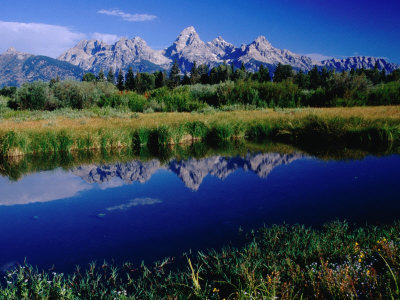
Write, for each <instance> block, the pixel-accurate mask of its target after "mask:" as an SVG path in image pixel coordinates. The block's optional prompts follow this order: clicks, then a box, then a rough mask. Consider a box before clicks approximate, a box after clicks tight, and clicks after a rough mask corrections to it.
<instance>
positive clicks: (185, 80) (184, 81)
mask: <svg viewBox="0 0 400 300" xmlns="http://www.w3.org/2000/svg"><path fill="white" fill-rule="evenodd" d="M191 83H192V81H191V78H189V76H188V74H187V73H186V71H185V74H184V75H183V78H182V81H181V84H182V85H189V84H191Z"/></svg>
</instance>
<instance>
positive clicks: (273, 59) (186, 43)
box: [0, 26, 400, 87]
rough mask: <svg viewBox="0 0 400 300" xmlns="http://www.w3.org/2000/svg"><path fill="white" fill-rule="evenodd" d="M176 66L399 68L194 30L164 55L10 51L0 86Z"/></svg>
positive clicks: (124, 47) (136, 48) (122, 43)
mask: <svg viewBox="0 0 400 300" xmlns="http://www.w3.org/2000/svg"><path fill="white" fill-rule="evenodd" d="M175 60H176V61H177V62H178V64H179V66H180V69H181V71H182V73H183V72H185V71H186V72H190V70H191V68H192V66H193V63H194V62H196V63H197V65H199V64H207V65H208V66H209V67H214V66H217V65H219V64H221V63H223V62H224V61H225V62H226V63H228V64H234V65H235V66H236V67H240V65H241V64H242V63H243V64H244V65H245V66H246V68H247V70H249V71H257V70H258V68H259V66H260V65H264V66H266V67H268V68H269V69H270V71H271V72H273V71H274V69H275V67H276V65H277V64H278V63H281V64H289V65H291V66H292V67H293V68H294V69H295V70H300V69H302V70H303V71H308V70H310V69H311V68H312V67H313V66H314V65H317V66H318V67H319V68H323V67H324V66H326V67H327V68H328V69H334V70H336V71H338V72H341V71H343V70H345V71H349V70H351V69H352V68H354V69H357V68H366V69H371V68H374V67H375V65H377V66H378V69H379V70H382V69H384V70H385V71H386V72H387V73H391V72H392V71H393V70H395V69H398V68H400V65H397V64H393V63H389V62H388V61H386V60H385V59H383V58H374V57H364V56H356V57H349V58H344V59H329V60H323V61H313V60H312V59H311V58H310V57H308V56H305V55H300V54H296V53H293V52H291V51H289V50H285V49H278V48H275V47H273V46H272V45H271V43H270V42H269V41H268V40H267V39H266V38H265V37H264V36H259V37H258V38H256V39H255V40H254V41H253V42H252V43H250V44H248V45H245V44H243V45H242V46H240V47H235V46H234V45H233V44H231V43H229V42H227V41H225V40H224V39H223V38H222V37H220V36H219V37H217V38H215V39H214V40H212V41H210V42H207V43H206V42H203V41H202V40H201V39H200V36H199V35H198V33H197V32H196V30H195V28H194V27H192V26H190V27H187V28H185V29H184V30H183V31H182V32H181V33H180V34H179V35H178V37H177V38H176V40H175V41H174V42H173V44H172V45H171V46H170V47H167V48H166V49H164V50H160V51H158V50H153V49H152V48H151V47H149V46H148V45H147V43H146V41H144V40H143V39H142V38H140V37H135V38H133V39H127V38H121V39H120V40H119V41H117V42H116V43H115V44H113V45H108V44H107V43H105V42H102V41H97V40H89V41H87V40H83V41H80V42H79V43H78V44H77V45H76V46H75V47H73V48H71V49H69V50H67V51H66V52H64V53H63V54H61V55H60V56H59V57H58V59H57V60H56V59H53V58H50V57H46V56H34V55H31V54H27V53H22V52H18V51H17V50H15V49H14V48H10V49H9V50H7V52H5V53H3V54H1V55H0V87H1V86H4V85H17V86H18V85H21V84H22V83H24V82H27V81H34V80H43V81H49V80H50V79H51V78H55V77H57V76H58V77H60V78H61V79H66V78H73V79H81V78H82V75H83V74H84V73H85V72H94V73H98V72H99V71H100V69H103V70H104V72H107V71H108V70H109V69H110V68H112V69H113V70H118V69H120V68H121V69H123V70H124V71H125V72H126V71H127V70H128V68H129V67H132V68H133V69H134V71H135V72H136V71H139V72H154V71H156V70H168V69H170V68H171V66H172V64H173V62H174V61H175Z"/></svg>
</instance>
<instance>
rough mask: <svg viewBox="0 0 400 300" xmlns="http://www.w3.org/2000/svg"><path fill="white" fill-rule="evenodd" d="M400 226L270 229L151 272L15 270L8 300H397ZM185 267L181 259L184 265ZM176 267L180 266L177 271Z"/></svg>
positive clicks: (126, 268) (129, 268) (5, 291)
mask: <svg viewBox="0 0 400 300" xmlns="http://www.w3.org/2000/svg"><path fill="white" fill-rule="evenodd" d="M399 236H400V223H398V222H397V223H394V224H392V225H388V226H384V225H382V226H379V227H372V226H369V227H362V228H351V227H350V226H349V225H348V224H347V223H342V222H334V223H330V224H327V225H325V226H324V227H323V228H322V229H320V230H316V229H312V228H306V227H304V226H286V225H285V226H272V227H266V228H261V229H260V230H258V231H257V232H251V233H250V234H248V236H247V239H248V242H247V244H246V246H244V247H243V248H240V249H239V248H234V247H226V248H224V249H222V250H219V251H215V250H209V251H205V252H200V253H197V254H196V255H188V254H186V255H185V256H183V258H182V261H183V265H182V264H178V263H177V261H176V260H173V259H165V260H164V261H162V262H157V263H155V264H154V265H152V266H151V267H150V266H145V265H143V264H142V265H141V266H133V265H132V264H130V263H125V264H124V265H123V266H119V267H115V266H111V265H109V264H107V263H106V262H104V263H99V264H95V263H93V264H91V265H90V267H89V268H88V269H87V270H80V269H79V268H78V269H77V271H76V272H75V273H74V274H70V275H64V274H58V273H47V272H39V271H38V270H36V269H34V268H32V267H30V266H28V265H25V266H20V267H18V268H17V269H15V270H11V271H9V272H8V274H7V275H6V276H5V281H4V285H3V287H2V288H1V289H0V298H2V299H358V298H362V299H398V298H399V297H400V289H399V283H400V282H399V280H400V260H399V250H400V249H399V246H400V240H399ZM178 260H179V259H178ZM177 264H178V265H179V266H177Z"/></svg>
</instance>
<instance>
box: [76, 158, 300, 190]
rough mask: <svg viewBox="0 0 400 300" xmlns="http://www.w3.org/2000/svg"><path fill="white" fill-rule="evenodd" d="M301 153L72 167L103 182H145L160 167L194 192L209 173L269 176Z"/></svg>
mask: <svg viewBox="0 0 400 300" xmlns="http://www.w3.org/2000/svg"><path fill="white" fill-rule="evenodd" d="M305 157H306V155H304V154H302V153H292V154H279V153H248V154H247V155H246V156H244V157H240V156H236V157H223V156H219V155H215V156H210V157H206V158H202V159H195V158H190V159H188V160H179V161H178V160H171V161H170V162H168V163H167V164H165V165H162V164H161V163H160V161H159V160H157V159H153V160H150V161H147V162H141V161H136V160H135V161H131V162H127V163H116V164H111V165H84V166H80V167H76V168H74V169H72V173H73V174H75V175H77V176H79V177H81V178H82V179H83V180H85V181H86V182H88V183H104V182H108V181H110V180H111V179H113V178H120V179H121V180H123V181H124V182H125V183H128V184H130V183H133V182H140V183H145V182H146V181H148V180H150V178H151V176H152V175H153V174H154V173H156V172H157V171H158V170H160V169H166V170H169V171H171V172H173V173H175V174H176V175H177V176H178V177H179V178H180V179H181V180H182V182H183V183H184V184H185V186H186V187H187V188H189V189H191V190H193V191H197V190H198V189H199V187H200V185H201V183H202V182H203V180H204V178H205V177H206V176H208V175H211V176H215V177H217V178H219V179H221V180H224V179H225V178H227V177H228V176H229V175H230V174H232V173H234V172H235V171H236V170H238V169H243V170H244V171H251V172H254V173H255V174H257V175H258V176H259V177H260V178H267V176H268V175H269V174H270V173H271V171H272V170H273V169H274V168H276V167H278V166H281V165H287V164H290V163H292V162H293V161H295V160H298V159H302V158H305Z"/></svg>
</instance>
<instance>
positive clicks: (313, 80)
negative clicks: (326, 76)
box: [308, 66, 321, 90]
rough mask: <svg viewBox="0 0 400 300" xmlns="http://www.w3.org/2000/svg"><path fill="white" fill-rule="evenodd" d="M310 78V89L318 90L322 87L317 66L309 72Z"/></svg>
mask: <svg viewBox="0 0 400 300" xmlns="http://www.w3.org/2000/svg"><path fill="white" fill-rule="evenodd" d="M308 76H309V77H310V88H311V89H313V90H316V89H317V88H318V87H320V86H321V74H320V73H319V71H318V68H317V66H314V67H313V68H312V69H311V71H310V72H308Z"/></svg>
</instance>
